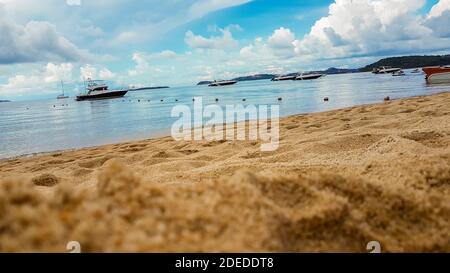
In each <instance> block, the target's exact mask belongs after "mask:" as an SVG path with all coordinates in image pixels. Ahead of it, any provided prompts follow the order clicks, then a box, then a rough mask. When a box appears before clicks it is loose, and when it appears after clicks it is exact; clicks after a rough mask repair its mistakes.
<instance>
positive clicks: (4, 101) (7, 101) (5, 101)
mask: <svg viewBox="0 0 450 273" xmlns="http://www.w3.org/2000/svg"><path fill="white" fill-rule="evenodd" d="M0 102H11V101H10V100H0Z"/></svg>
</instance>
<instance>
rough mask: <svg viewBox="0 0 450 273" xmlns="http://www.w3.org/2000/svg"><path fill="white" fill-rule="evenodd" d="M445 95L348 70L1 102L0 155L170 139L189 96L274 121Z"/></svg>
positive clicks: (413, 78)
mask: <svg viewBox="0 0 450 273" xmlns="http://www.w3.org/2000/svg"><path fill="white" fill-rule="evenodd" d="M444 91H450V84H448V85H445V84H444V85H427V84H426V81H425V79H424V75H423V74H413V73H411V71H406V76H403V77H393V76H392V75H374V74H372V73H355V74H342V75H328V76H326V77H323V78H320V79H318V80H312V81H283V82H271V81H270V80H260V81H249V82H239V83H237V84H236V85H233V86H226V87H208V86H191V87H177V88H170V89H158V90H148V91H131V92H129V93H128V94H127V95H126V96H125V97H124V98H118V99H108V100H97V101H83V102H76V101H75V100H74V98H69V99H63V100H56V99H52V100H39V101H27V102H11V103H0V158H9V157H15V156H20V155H29V154H35V153H42V152H51V151H58V150H66V149H75V148H81V147H90V146H97V145H102V144H110V143H119V142H124V141H131V140H140V139H147V138H154V137H159V136H164V135H169V134H170V128H171V126H172V124H173V123H174V122H175V121H176V120H177V118H173V117H171V110H172V108H173V107H174V106H176V105H188V106H190V107H192V106H193V105H194V102H193V98H195V97H202V99H203V104H205V105H208V104H216V103H217V104H219V105H221V106H225V105H230V104H231V105H236V104H244V105H246V104H254V105H273V104H279V105H280V114H281V116H288V115H293V114H300V113H313V112H321V111H327V110H333V109H339V108H344V107H350V106H354V105H361V104H369V103H379V102H382V101H383V98H384V97H386V96H389V97H390V98H392V99H398V98H406V97H412V96H417V95H428V94H434V93H439V92H444ZM325 97H328V98H329V101H328V102H325V101H324V98H325ZM278 98H282V101H279V100H278ZM216 99H218V102H216ZM244 99H245V102H244V101H243V100H244Z"/></svg>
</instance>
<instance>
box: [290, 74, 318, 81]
mask: <svg viewBox="0 0 450 273" xmlns="http://www.w3.org/2000/svg"><path fill="white" fill-rule="evenodd" d="M321 77H323V74H300V75H298V76H297V77H295V80H296V81H307V80H315V79H318V78H321Z"/></svg>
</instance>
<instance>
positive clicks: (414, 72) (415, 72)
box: [411, 68, 420, 74]
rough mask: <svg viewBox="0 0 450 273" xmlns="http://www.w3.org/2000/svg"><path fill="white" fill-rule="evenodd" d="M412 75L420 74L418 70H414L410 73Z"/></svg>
mask: <svg viewBox="0 0 450 273" xmlns="http://www.w3.org/2000/svg"><path fill="white" fill-rule="evenodd" d="M411 73H412V74H419V73H420V69H419V68H416V69H414V70H413V71H411Z"/></svg>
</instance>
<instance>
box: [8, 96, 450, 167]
mask: <svg viewBox="0 0 450 273" xmlns="http://www.w3.org/2000/svg"><path fill="white" fill-rule="evenodd" d="M447 93H450V91H445V92H439V93H435V94H432V95H420V96H412V97H406V98H398V99H391V100H390V101H388V102H386V101H384V102H383V101H381V98H380V102H378V103H367V104H358V105H353V106H349V107H344V108H338V109H333V110H328V111H318V112H308V113H300V114H293V115H288V116H282V117H280V122H282V121H283V120H284V119H289V118H295V117H297V116H305V115H315V114H325V113H329V112H334V111H341V110H346V109H353V108H355V107H366V106H375V105H383V104H386V103H390V102H395V101H401V100H408V99H419V98H423V97H428V96H435V95H441V94H447ZM248 121H249V120H246V121H245V122H248ZM225 125H226V124H225V123H224V126H225ZM196 128H197V127H196ZM163 131H167V133H161V134H156V135H158V136H154V137H150V138H144V139H139V138H137V139H130V140H127V141H120V142H112V143H106V144H101V145H92V146H85V147H78V148H69V149H61V150H54V151H44V152H36V153H31V154H22V155H17V156H12V157H4V158H2V157H0V163H2V162H4V161H10V160H17V159H21V158H34V157H39V156H49V155H52V154H60V153H67V152H75V151H78V150H85V149H97V148H101V147H106V146H111V145H120V144H123V145H126V144H132V143H135V142H143V141H154V140H158V139H162V138H167V137H169V138H170V137H171V136H170V133H169V132H170V128H168V129H164V130H163Z"/></svg>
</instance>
